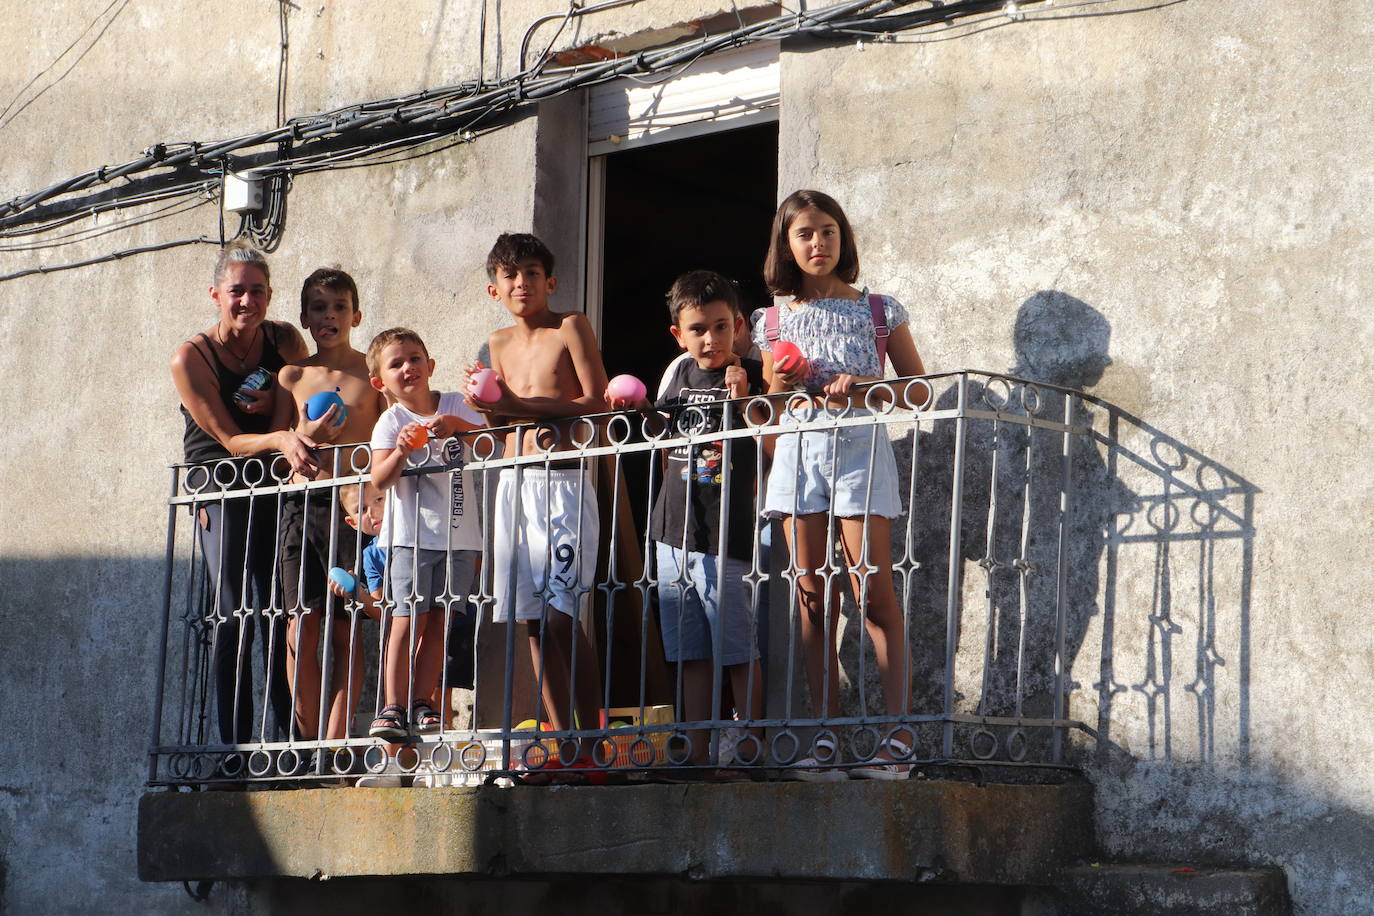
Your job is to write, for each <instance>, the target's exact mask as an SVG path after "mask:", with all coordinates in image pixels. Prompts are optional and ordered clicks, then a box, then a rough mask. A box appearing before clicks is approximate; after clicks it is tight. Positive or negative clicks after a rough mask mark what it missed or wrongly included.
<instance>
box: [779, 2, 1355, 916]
mask: <svg viewBox="0 0 1374 916" xmlns="http://www.w3.org/2000/svg"><path fill="white" fill-rule="evenodd" d="M1062 12H1065V11H1061V13H1062ZM1372 31H1374V29H1372V28H1371V26H1370V25H1369V23H1368V22H1367V21H1365V20H1364V19H1363V18H1362V17H1361V16H1360V7H1359V5H1357V4H1353V3H1336V4H1330V5H1327V6H1325V7H1323V8H1322V10H1321V11H1320V13H1317V11H1315V10H1314V9H1313V8H1312V7H1311V5H1310V4H1306V3H1299V2H1282V0H1281V2H1236V3H1228V4H1212V3H1196V2H1190V3H1182V4H1177V5H1173V6H1170V7H1168V8H1166V9H1158V10H1154V11H1150V12H1141V13H1136V14H1132V15H1126V16H1114V17H1102V18H1096V19H1080V20H1066V21H1056V22H1044V21H1041V22H1029V21H1027V22H1022V23H1017V24H1014V25H1008V26H1007V27H1004V28H998V29H994V30H991V31H987V32H983V33H981V34H979V35H977V36H976V37H972V38H962V39H957V40H951V41H944V42H938V43H930V44H911V45H898V46H893V45H868V46H866V47H865V48H864V49H863V50H862V51H859V50H857V49H856V48H855V46H854V45H848V46H844V47H831V48H829V49H815V48H808V47H797V48H795V49H791V51H792V53H786V54H784V57H783V99H784V102H783V109H782V122H781V129H782V134H781V140H780V144H781V151H780V179H779V184H780V188H779V192H780V194H782V193H786V192H788V191H789V190H791V189H793V188H796V187H818V188H823V189H826V190H829V191H830V192H831V193H833V194H834V195H835V196H836V197H838V198H839V199H840V200H841V201H842V202H843V203H844V205H845V206H846V208H847V210H848V214H849V216H850V218H851V219H852V220H853V221H854V223H855V226H856V234H857V236H858V238H859V240H860V252H861V255H862V258H863V266H864V270H863V276H862V278H861V279H862V280H863V281H865V282H867V283H869V284H872V285H873V287H874V288H875V289H879V290H881V291H883V292H887V293H891V294H893V295H896V296H897V297H898V298H900V299H902V300H903V301H904V302H905V303H906V304H907V305H908V306H909V307H911V308H912V316H913V317H912V325H911V326H912V331H913V336H914V337H915V339H916V341H917V343H918V346H919V347H920V349H921V352H922V354H923V356H924V357H925V361H926V365H927V367H928V368H930V369H931V370H948V369H956V368H961V367H970V366H971V367H981V368H987V369H991V370H995V371H1007V370H1013V369H1014V370H1015V371H1016V372H1017V373H1018V374H1021V375H1025V376H1029V377H1032V378H1037V379H1041V380H1047V381H1061V382H1067V383H1070V384H1083V383H1087V384H1091V383H1092V381H1093V379H1092V378H1087V379H1084V378H1081V377H1077V378H1076V377H1075V375H1081V373H1079V372H1078V371H1077V370H1075V369H1074V367H1073V366H1071V365H1069V364H1070V363H1071V362H1072V361H1071V360H1070V359H1066V358H1063V357H1071V356H1072V355H1073V353H1074V352H1075V350H1076V349H1081V347H1082V346H1083V344H1084V340H1083V338H1084V337H1086V336H1087V335H1088V334H1090V333H1094V331H1093V329H1092V328H1089V327H1086V326H1085V327H1081V328H1079V329H1077V330H1073V329H1072V328H1069V329H1068V330H1071V331H1072V333H1069V334H1065V335H1063V336H1062V337H1061V338H1060V339H1057V340H1043V339H1042V340H1040V341H1039V342H1038V343H1039V345H1038V352H1039V354H1040V357H1041V358H1039V359H1033V360H1029V361H1028V360H1027V359H1025V358H1024V354H1023V355H1022V357H1021V358H1018V354H1017V351H1016V346H1015V340H1016V336H1017V324H1016V323H1017V320H1018V316H1021V315H1023V314H1025V313H1027V312H1028V310H1030V311H1034V310H1035V309H1036V308H1038V307H1040V306H1041V305H1043V303H1044V302H1045V301H1047V299H1053V300H1056V301H1060V302H1070V301H1072V302H1076V303H1077V307H1081V308H1082V309H1083V314H1086V315H1090V314H1093V313H1096V314H1097V315H1100V316H1101V318H1103V319H1105V322H1106V325H1107V326H1108V329H1109V344H1108V345H1107V351H1106V352H1107V355H1108V356H1109V357H1110V360H1111V364H1110V365H1109V366H1108V367H1107V368H1106V369H1105V373H1103V374H1102V375H1101V378H1100V381H1099V382H1098V383H1097V384H1096V385H1095V386H1093V387H1092V388H1091V391H1092V392H1093V393H1095V394H1097V395H1098V396H1100V397H1102V398H1105V399H1107V400H1109V401H1111V402H1114V403H1115V404H1116V405H1119V406H1120V407H1121V408H1124V409H1125V410H1126V411H1128V412H1129V413H1131V414H1134V415H1135V416H1137V417H1139V418H1141V420H1143V421H1144V423H1145V424H1148V425H1149V426H1151V427H1154V431H1146V430H1143V429H1142V426H1141V424H1139V423H1131V422H1130V421H1121V423H1122V425H1121V426H1120V427H1119V428H1118V429H1117V431H1116V432H1117V433H1119V434H1120V437H1121V438H1122V439H1123V440H1124V441H1125V442H1126V443H1127V446H1128V448H1126V449H1124V450H1115V451H1116V459H1117V460H1116V461H1115V462H1113V461H1112V454H1111V453H1112V452H1113V451H1114V450H1113V449H1109V448H1107V447H1106V446H1105V445H1103V444H1101V443H1099V444H1098V446H1097V447H1096V452H1097V457H1096V461H1097V464H1098V465H1099V466H1100V467H1102V468H1104V469H1107V470H1108V471H1109V474H1108V478H1109V479H1110V481H1111V482H1112V484H1113V486H1116V487H1125V488H1126V490H1127V492H1128V494H1134V497H1135V498H1136V499H1138V500H1140V502H1138V503H1136V504H1135V505H1134V507H1132V505H1131V501H1130V499H1127V501H1126V502H1125V503H1124V504H1123V503H1119V502H1118V503H1112V504H1108V503H1107V502H1104V503H1103V505H1102V507H1101V508H1102V516H1103V520H1104V525H1103V527H1102V528H1101V530H1099V531H1097V533H1096V536H1097V537H1098V539H1099V542H1100V545H1099V547H1098V548H1097V550H1096V552H1095V553H1094V554H1093V555H1092V556H1090V557H1089V559H1090V560H1092V561H1093V562H1092V566H1091V568H1090V569H1083V568H1079V569H1075V570H1074V571H1073V574H1074V575H1075V576H1077V577H1079V578H1080V579H1081V578H1082V577H1083V576H1084V575H1088V576H1091V577H1093V578H1094V579H1095V581H1096V583H1097V586H1098V588H1097V594H1096V595H1095V597H1094V598H1093V600H1092V602H1090V603H1089V604H1088V605H1087V606H1085V607H1083V608H1080V610H1081V611H1083V612H1085V614H1086V632H1085V633H1084V635H1083V642H1082V646H1081V648H1080V649H1079V651H1078V654H1077V657H1076V659H1075V661H1074V667H1073V669H1072V673H1073V678H1074V680H1075V681H1076V682H1077V684H1078V690H1077V691H1076V693H1075V697H1074V705H1073V709H1072V713H1073V714H1074V715H1075V716H1076V717H1078V718H1081V719H1083V720H1085V721H1086V722H1088V723H1089V724H1090V725H1093V726H1094V727H1098V726H1099V719H1098V711H1099V704H1100V703H1101V702H1102V698H1103V697H1104V696H1106V697H1109V698H1110V702H1111V722H1110V732H1109V735H1108V737H1109V739H1110V740H1109V741H1108V742H1105V743H1104V748H1105V749H1104V750H1103V751H1102V752H1101V753H1100V754H1097V753H1093V751H1092V746H1091V743H1086V744H1085V746H1084V749H1083V752H1084V759H1085V760H1086V761H1087V762H1088V764H1089V766H1090V769H1091V772H1092V775H1093V777H1094V779H1095V780H1096V783H1097V786H1098V827H1099V831H1100V834H1101V838H1102V840H1103V841H1104V844H1105V846H1106V847H1107V849H1108V851H1109V852H1110V853H1113V854H1116V855H1119V856H1123V857H1127V856H1128V857H1136V858H1165V857H1182V858H1183V859H1185V860H1190V859H1197V860H1208V861H1223V862H1224V861H1251V862H1256V861H1267V862H1274V863H1277V864H1279V865H1282V866H1283V867H1285V869H1287V871H1288V874H1289V879H1290V887H1291V889H1292V891H1293V895H1294V899H1295V901H1296V905H1297V908H1298V911H1299V912H1302V913H1318V912H1321V913H1345V912H1359V911H1362V910H1364V909H1366V908H1367V907H1368V906H1369V904H1370V900H1371V895H1374V865H1371V861H1370V858H1369V856H1368V849H1369V848H1370V841H1371V840H1372V839H1374V782H1371V781H1370V780H1369V779H1368V778H1366V777H1365V775H1364V773H1363V764H1362V762H1363V761H1364V760H1366V759H1368V758H1369V756H1370V754H1371V753H1374V729H1372V728H1371V727H1370V726H1369V725H1368V724H1367V722H1366V721H1365V720H1366V718H1367V717H1365V716H1363V715H1362V714H1361V713H1360V706H1359V704H1360V698H1361V697H1362V696H1364V695H1365V693H1366V690H1367V685H1368V684H1369V682H1370V678H1371V675H1374V665H1372V664H1371V660H1370V655H1369V653H1368V652H1367V651H1365V650H1364V648H1363V647H1364V644H1365V642H1366V640H1365V639H1364V636H1363V634H1364V633H1365V632H1366V631H1367V630H1368V629H1369V627H1370V625H1371V624H1372V623H1374V610H1371V601H1370V597H1371V591H1372V590H1371V584H1372V583H1371V572H1370V568H1369V565H1368V564H1367V563H1366V562H1364V561H1363V559H1362V557H1363V555H1364V552H1365V545H1366V544H1367V542H1368V541H1369V538H1370V535H1369V533H1368V530H1367V529H1368V526H1367V525H1365V524H1364V523H1363V516H1364V515H1366V514H1367V509H1368V507H1369V506H1370V504H1371V483H1370V479H1369V475H1368V474H1367V473H1366V472H1365V467H1366V465H1367V463H1368V462H1367V461H1366V460H1365V459H1364V458H1363V457H1362V456H1361V452H1360V445H1361V441H1362V439H1363V437H1364V434H1365V433H1366V431H1367V429H1368V426H1369V417H1368V410H1367V408H1366V402H1367V400H1368V395H1367V392H1368V388H1369V385H1368V382H1367V380H1366V376H1367V374H1368V371H1369V369H1370V366H1371V358H1370V355H1369V344H1370V339H1371V330H1372V329H1374V324H1371V321H1370V320H1369V318H1368V316H1367V315H1366V314H1364V311H1365V302H1366V300H1367V299H1368V296H1369V293H1370V287H1371V283H1372V281H1374V268H1372V267H1371V262H1370V258H1369V254H1370V253H1371V249H1372V247H1374V246H1372V244H1371V241H1370V235H1369V231H1368V227H1367V221H1366V218H1365V215H1366V213H1367V212H1368V211H1369V207H1370V203H1371V200H1370V196H1371V193H1372V189H1374V182H1372V181H1371V179H1372V178H1374V165H1371V162H1372V160H1371V159H1370V157H1369V155H1368V149H1367V145H1368V138H1367V130H1366V125H1367V124H1368V123H1369V120H1370V114H1371V103H1370V101H1369V96H1368V93H1367V92H1366V91H1365V86H1366V84H1367V81H1368V77H1369V73H1370V64H1371V58H1370V53H1369V39H1370V37H1371V32H1372ZM1051 293H1054V294H1058V295H1057V296H1050V294H1051ZM1037 294H1040V295H1039V297H1037ZM1051 331H1053V329H1051ZM1056 357H1060V358H1061V360H1060V361H1059V362H1058V363H1057V362H1056ZM1028 362H1029V364H1028ZM1097 368H1098V369H1099V370H1100V369H1101V367H1100V366H1099V367H1097ZM1089 416H1090V418H1091V419H1092V420H1093V422H1095V423H1096V425H1097V428H1098V430H1099V432H1102V433H1103V434H1108V433H1109V432H1110V431H1109V430H1108V429H1107V424H1108V421H1109V420H1110V414H1109V412H1108V411H1106V410H1105V409H1102V408H1098V407H1091V406H1090V410H1089ZM1152 449H1154V450H1155V451H1156V452H1157V453H1158V454H1155V455H1153V456H1152V453H1151V450H1152ZM1128 451H1133V452H1134V453H1135V454H1136V455H1138V456H1141V458H1142V460H1143V464H1141V463H1135V462H1132V461H1131V460H1130V459H1129V458H1128V457H1125V456H1126V453H1127V452H1128ZM1161 462H1162V463H1164V464H1176V465H1178V466H1179V470H1178V472H1177V476H1178V477H1179V478H1188V480H1189V481H1190V482H1191V485H1192V486H1195V487H1201V488H1203V489H1208V488H1211V489H1213V490H1216V489H1217V488H1218V486H1219V484H1218V481H1220V482H1222V484H1224V485H1225V486H1229V487H1232V488H1233V492H1232V494H1231V495H1230V496H1227V497H1223V499H1224V500H1229V502H1228V503H1227V504H1228V506H1229V507H1231V508H1233V509H1234V510H1235V511H1236V512H1237V513H1238V516H1237V518H1235V519H1226V520H1223V521H1218V522H1216V523H1215V524H1213V525H1212V526H1211V527H1210V528H1207V526H1206V525H1204V524H1200V521H1199V519H1200V518H1201V520H1202V521H1203V522H1205V521H1209V519H1206V518H1205V516H1206V515H1207V512H1205V511H1201V512H1195V511H1194V510H1195V509H1196V507H1197V505H1199V503H1198V502H1197V501H1196V500H1192V499H1186V498H1185V499H1178V498H1177V497H1178V496H1179V494H1180V489H1179V488H1178V487H1175V488H1174V490H1173V499H1172V501H1173V504H1174V507H1175V509H1180V510H1181V511H1182V513H1183V514H1182V518H1181V520H1180V521H1179V522H1178V524H1177V525H1173V524H1172V523H1168V522H1164V521H1161V519H1162V516H1160V515H1158V514H1157V513H1158V512H1160V511H1162V510H1161V508H1160V507H1161V505H1162V503H1163V502H1166V501H1169V494H1168V487H1167V486H1165V484H1164V479H1165V477H1166V476H1167V474H1166V475H1161V474H1160V473H1156V471H1158V470H1159V467H1160V464H1161ZM1144 465H1153V466H1154V469H1155V470H1154V471H1150V470H1146V469H1145V468H1144ZM1200 468H1201V471H1199V469H1200ZM1199 473H1200V474H1201V477H1200V478H1199ZM1199 480H1201V482H1199ZM1110 489H1111V488H1108V489H1104V490H1102V491H1100V492H1098V493H1096V494H1093V493H1088V494H1081V495H1086V498H1089V499H1093V498H1096V499H1101V500H1110V499H1119V498H1120V493H1119V492H1117V493H1113V492H1109V490H1110ZM1242 491H1243V493H1242ZM1247 505H1248V507H1249V509H1250V511H1251V513H1252V514H1251V515H1249V516H1248V517H1247V516H1246V515H1245V514H1244V512H1245V507H1246V506H1247ZM1362 510H1364V511H1362ZM1207 511H1210V510H1207ZM1151 513H1156V514H1154V515H1152V514H1151ZM1223 529H1225V532H1226V534H1227V536H1225V537H1223V536H1220V535H1221V533H1222V530H1223ZM1210 535H1216V536H1210ZM1137 536H1138V537H1137ZM1247 541H1248V542H1249V543H1250V545H1251V548H1250V552H1248V551H1247V549H1246V546H1245V545H1246V542H1247ZM974 573H976V571H973V573H971V574H970V580H969V585H970V587H969V588H968V590H967V597H970V598H974V599H975V601H974V602H971V606H974V607H976V606H977V605H978V604H979V603H981V601H982V592H981V588H980V587H976V586H977V583H978V582H979V580H978V578H977V576H976V575H975V574H974ZM1161 608H1163V609H1164V611H1166V612H1167V613H1165V614H1164V615H1163V616H1161ZM931 613H939V610H932V611H931ZM974 616H976V615H974ZM1152 618H1153V619H1152ZM1166 631H1167V632H1166ZM1104 633H1106V634H1107V636H1108V639H1107V641H1106V643H1105V649H1104V638H1103V637H1104ZM965 641H966V642H967V641H968V637H967V636H966V637H965ZM974 645H975V646H978V645H979V644H978V643H977V642H976V641H975V643H974ZM963 651H965V650H964V648H963V647H961V653H962V652H963ZM1104 672H1106V677H1105V678H1104ZM1104 683H1105V685H1106V686H1105V688H1104V686H1103V685H1104ZM1152 697H1153V702H1151V698H1152Z"/></svg>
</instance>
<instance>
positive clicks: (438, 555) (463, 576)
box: [386, 547, 479, 617]
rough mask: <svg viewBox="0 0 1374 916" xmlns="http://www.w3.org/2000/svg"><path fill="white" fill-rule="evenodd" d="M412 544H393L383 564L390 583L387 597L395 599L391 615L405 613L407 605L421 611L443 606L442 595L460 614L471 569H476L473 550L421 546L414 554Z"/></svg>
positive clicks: (465, 602) (445, 602) (469, 581)
mask: <svg viewBox="0 0 1374 916" xmlns="http://www.w3.org/2000/svg"><path fill="white" fill-rule="evenodd" d="M416 553H417V551H416V549H415V548H414V547H393V548H391V556H390V558H389V559H388V560H387V564H386V577H387V581H388V583H389V584H390V586H391V594H390V595H388V596H387V597H389V598H391V599H392V600H393V601H395V602H396V607H395V608H394V609H393V610H392V612H391V616H393V617H409V616H410V612H411V608H412V607H414V608H415V611H416V613H419V614H423V613H425V612H426V611H428V610H429V609H430V608H432V607H443V606H445V604H447V600H446V599H453V604H452V605H450V606H451V607H454V608H456V609H457V611H458V613H460V614H462V613H465V612H466V611H467V597H468V592H470V591H471V590H472V580H473V573H474V572H475V571H476V569H477V555H478V553H479V551H476V550H454V551H447V553H448V556H449V560H448V563H445V562H444V554H445V553H446V551H443V550H426V549H425V548H423V547H421V548H420V549H419V551H418V553H419V556H418V557H417V556H416ZM445 567H447V569H445Z"/></svg>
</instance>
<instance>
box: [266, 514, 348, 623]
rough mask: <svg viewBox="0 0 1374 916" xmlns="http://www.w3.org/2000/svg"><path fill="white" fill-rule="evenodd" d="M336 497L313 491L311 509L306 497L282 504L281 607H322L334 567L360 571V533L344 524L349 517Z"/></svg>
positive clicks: (280, 538)
mask: <svg viewBox="0 0 1374 916" xmlns="http://www.w3.org/2000/svg"><path fill="white" fill-rule="evenodd" d="M334 493H335V491H334V490H312V491H311V492H310V501H309V508H307V506H306V500H305V495H304V494H300V493H293V494H290V495H289V496H287V497H286V498H285V499H284V500H282V512H281V535H280V537H279V538H278V547H279V554H278V556H279V558H280V561H281V584H282V600H281V606H282V607H283V608H285V609H286V610H288V611H289V610H292V609H294V608H297V607H321V606H323V604H324V596H325V593H326V589H327V588H328V581H329V580H328V575H329V568H330V567H331V566H341V567H343V568H344V569H346V570H348V571H349V572H353V573H355V572H356V570H357V566H358V564H357V559H356V558H357V549H358V533H357V532H356V531H354V530H353V528H352V526H350V525H349V524H348V522H347V521H346V520H345V519H347V517H348V516H347V513H345V512H344V508H343V506H342V505H340V504H339V502H338V499H337V498H335V496H334ZM336 508H337V516H336V515H335V512H336ZM336 517H337V522H335V523H334V524H333V525H332V526H331V520H333V519H334V518H336ZM331 535H332V538H331ZM331 540H332V541H333V549H334V557H333V562H332V563H331V562H330V553H329V551H330V541H331Z"/></svg>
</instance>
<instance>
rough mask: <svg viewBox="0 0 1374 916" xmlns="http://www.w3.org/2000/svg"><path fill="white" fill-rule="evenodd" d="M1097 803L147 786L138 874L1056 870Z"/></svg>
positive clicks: (753, 793) (1076, 847) (866, 875)
mask: <svg viewBox="0 0 1374 916" xmlns="http://www.w3.org/2000/svg"><path fill="white" fill-rule="evenodd" d="M1091 805H1092V790H1091V787H1089V786H1088V785H1087V784H1085V783H1081V782H1074V783H1069V784H1064V785H1053V786H1038V785H1004V784H989V785H984V786H977V785H972V784H969V783H962V782H943V781H925V780H907V781H904V782H891V783H881V782H858V781H854V782H847V783H838V784H806V783H786V782H770V783H741V784H731V785H688V786H669V785H644V786H622V787H596V788H588V787H575V788H574V787H557V788H534V787H516V788H498V787H494V786H484V787H482V788H466V789H458V788H449V789H366V790H364V789H312V790H295V791H264V792H189V793H188V792H180V793H178V792H151V793H148V794H145V795H144V796H143V798H142V799H140V802H139V818H138V873H139V877H140V878H142V879H143V880H145V881H182V880H212V879H213V880H228V879H239V878H265V877H306V878H313V877H320V878H323V877H346V876H353V877H362V876H372V877H382V876H392V875H468V876H504V875H520V876H531V877H532V876H537V875H558V874H608V875H612V874H614V875H664V874H677V875H688V876H691V877H693V878H702V879H713V878H811V879H816V878H823V879H835V880H854V879H857V880H893V881H942V882H969V883H977V884H992V885H1026V884H1049V883H1052V882H1053V880H1054V878H1055V876H1056V875H1057V873H1058V872H1059V871H1060V870H1061V869H1062V868H1064V867H1066V866H1069V865H1072V864H1076V863H1077V862H1081V861H1083V859H1084V858H1085V857H1087V856H1089V855H1090V854H1091V850H1092V848H1093V834H1092V820H1091V810H1092V809H1091Z"/></svg>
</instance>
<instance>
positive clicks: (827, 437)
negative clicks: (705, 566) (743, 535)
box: [763, 411, 902, 518]
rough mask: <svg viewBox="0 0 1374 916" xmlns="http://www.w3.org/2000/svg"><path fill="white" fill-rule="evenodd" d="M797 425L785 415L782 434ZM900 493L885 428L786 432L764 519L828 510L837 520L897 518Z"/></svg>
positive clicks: (780, 442)
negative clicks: (867, 517)
mask: <svg viewBox="0 0 1374 916" xmlns="http://www.w3.org/2000/svg"><path fill="white" fill-rule="evenodd" d="M867 413H868V412H867V411H855V412H854V415H859V416H862V415H865V414H867ZM795 423H796V420H794V419H793V418H792V416H791V415H790V414H786V413H785V414H783V417H782V420H781V423H780V428H783V429H785V428H786V427H787V426H789V425H795ZM870 485H871V487H872V489H871V490H870ZM897 488H898V484H897V459H896V457H895V456H894V455H893V453H892V440H891V439H889V438H888V437H887V430H886V427H885V426H884V425H883V424H881V423H875V424H874V425H873V426H869V427H863V426H857V427H856V426H850V427H842V428H839V429H837V430H818V431H809V432H791V433H789V432H782V433H781V434H780V435H779V436H778V438H777V445H776V447H775V449H774V451H773V469H772V470H771V471H770V472H769V474H768V490H767V493H766V495H765V497H764V503H763V513H764V514H765V515H767V516H769V517H770V518H779V517H781V516H785V515H811V514H812V513H816V512H825V511H827V510H829V511H831V512H833V514H834V515H835V517H836V518H857V517H859V516H863V515H880V516H882V517H883V518H896V517H897V516H899V515H901V514H902V501H901V498H900V496H899V495H898V489H897Z"/></svg>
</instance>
